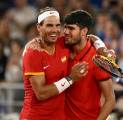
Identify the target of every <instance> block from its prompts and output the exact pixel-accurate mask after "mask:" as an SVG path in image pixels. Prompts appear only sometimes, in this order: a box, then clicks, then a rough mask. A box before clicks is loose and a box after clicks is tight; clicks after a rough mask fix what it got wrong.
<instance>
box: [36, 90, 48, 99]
mask: <svg viewBox="0 0 123 120" xmlns="http://www.w3.org/2000/svg"><path fill="white" fill-rule="evenodd" d="M35 95H36V98H37V100H39V101H44V100H46V99H48V98H49V96H48V94H46V92H43V91H38V92H36V94H35Z"/></svg>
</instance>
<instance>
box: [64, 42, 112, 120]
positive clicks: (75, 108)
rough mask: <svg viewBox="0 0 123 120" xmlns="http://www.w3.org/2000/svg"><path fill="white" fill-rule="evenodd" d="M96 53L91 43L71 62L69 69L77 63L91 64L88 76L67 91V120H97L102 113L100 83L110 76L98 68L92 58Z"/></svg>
mask: <svg viewBox="0 0 123 120" xmlns="http://www.w3.org/2000/svg"><path fill="white" fill-rule="evenodd" d="M95 53H96V51H95V49H94V48H93V47H92V45H91V44H90V42H89V41H88V43H87V44H86V46H85V48H84V49H83V50H82V51H81V53H79V54H78V55H77V56H76V57H75V58H74V60H70V61H69V63H70V64H69V69H71V66H73V65H74V64H75V63H77V62H80V61H86V62H88V63H89V71H88V74H87V75H86V76H85V77H83V78H82V80H80V81H78V82H76V83H75V84H73V85H72V86H71V87H70V88H69V89H68V90H67V91H66V99H65V101H66V105H65V113H66V117H67V119H66V120H96V118H97V116H98V114H99V111H100V98H101V89H100V87H99V82H101V81H103V80H107V79H109V78H110V76H109V74H107V73H105V72H104V71H102V70H101V69H100V68H99V67H97V66H96V65H95V64H94V63H93V61H92V57H93V56H94V54H95Z"/></svg>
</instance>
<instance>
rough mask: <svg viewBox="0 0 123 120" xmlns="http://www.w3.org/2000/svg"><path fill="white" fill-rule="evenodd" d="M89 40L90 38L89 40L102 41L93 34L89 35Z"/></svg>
mask: <svg viewBox="0 0 123 120" xmlns="http://www.w3.org/2000/svg"><path fill="white" fill-rule="evenodd" d="M87 38H89V39H94V40H98V39H100V38H99V37H98V36H96V35H93V34H90V35H87Z"/></svg>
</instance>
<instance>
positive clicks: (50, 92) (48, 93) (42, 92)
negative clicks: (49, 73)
mask: <svg viewBox="0 0 123 120" xmlns="http://www.w3.org/2000/svg"><path fill="white" fill-rule="evenodd" d="M29 80H30V83H31V86H32V89H33V91H34V93H35V95H36V97H37V99H38V100H41V101H43V100H46V99H48V98H50V97H52V96H55V95H58V94H59V93H58V90H57V88H56V86H55V85H54V84H51V85H46V81H45V76H44V75H41V76H30V78H29Z"/></svg>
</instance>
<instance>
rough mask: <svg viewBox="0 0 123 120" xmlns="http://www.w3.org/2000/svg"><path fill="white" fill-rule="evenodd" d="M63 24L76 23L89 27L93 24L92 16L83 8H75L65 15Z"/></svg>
mask: <svg viewBox="0 0 123 120" xmlns="http://www.w3.org/2000/svg"><path fill="white" fill-rule="evenodd" d="M64 24H76V25H78V26H79V27H80V28H83V27H87V28H88V29H90V28H91V27H92V25H93V19H92V16H91V15H90V14H89V13H88V12H86V11H84V10H76V11H73V12H71V13H70V14H68V15H66V17H65V18H64Z"/></svg>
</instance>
